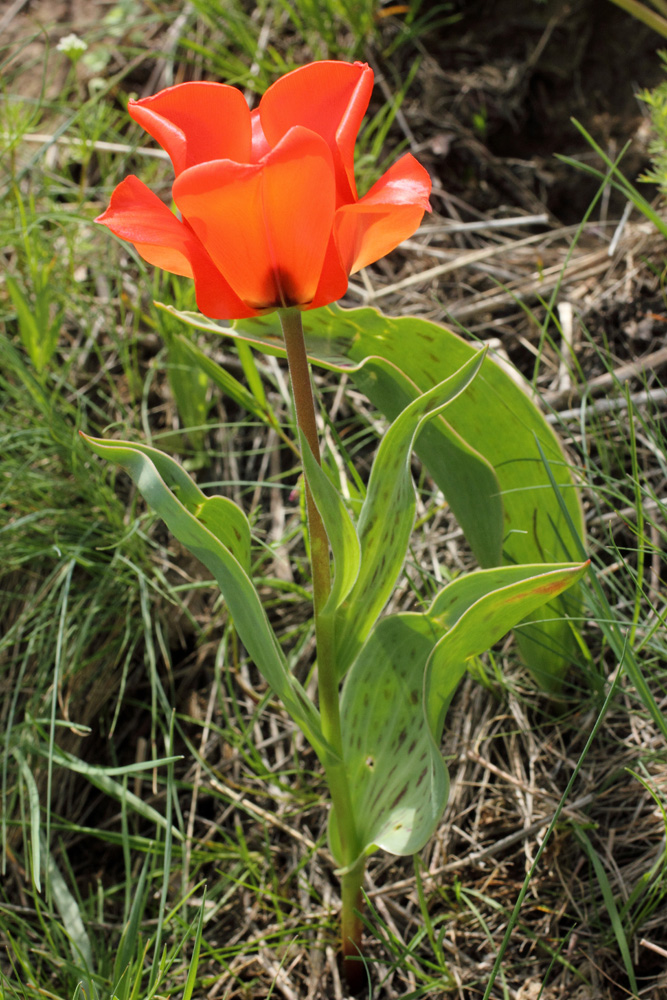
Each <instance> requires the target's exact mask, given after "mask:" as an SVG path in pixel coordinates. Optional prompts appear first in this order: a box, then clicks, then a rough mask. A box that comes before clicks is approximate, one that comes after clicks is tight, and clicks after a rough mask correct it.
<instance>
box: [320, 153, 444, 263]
mask: <svg viewBox="0 0 667 1000" xmlns="http://www.w3.org/2000/svg"><path fill="white" fill-rule="evenodd" d="M430 192H431V178H430V177H429V175H428V172H427V171H426V170H425V169H424V167H422V165H421V163H418V162H417V160H415V158H414V156H412V155H411V154H410V153H407V154H406V155H405V156H402V157H401V159H400V160H398V162H397V163H395V164H394V165H393V166H392V167H390V168H389V170H387V172H386V173H385V174H383V175H382V177H381V178H380V180H379V181H378V182H377V183H376V184H374V185H373V187H372V188H371V189H370V191H369V192H368V194H366V195H364V197H363V198H362V199H361V200H360V201H358V202H357V204H356V205H344V206H343V207H342V208H340V209H339V210H338V211H337V212H336V221H335V224H334V235H335V238H336V245H337V246H338V251H339V253H340V256H341V260H342V262H343V266H344V267H345V268H346V269H347V271H348V274H352V273H354V271H358V270H359V269H360V268H362V267H366V265H367V264H372V263H373V261H375V260H378V259H379V258H380V257H384V255H385V254H387V253H389V252H390V251H391V250H393V249H394V248H395V247H397V246H398V244H399V243H401V242H402V241H403V240H405V239H407V238H408V236H411V235H412V234H413V233H414V231H415V229H417V227H418V226H419V223H420V222H421V220H422V217H423V215H424V212H426V211H430V210H431V206H430V205H429V201H428V197H429V194H430Z"/></svg>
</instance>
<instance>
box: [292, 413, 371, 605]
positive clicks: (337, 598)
mask: <svg viewBox="0 0 667 1000" xmlns="http://www.w3.org/2000/svg"><path fill="white" fill-rule="evenodd" d="M301 456H302V461H303V466H304V469H305V471H306V478H307V479H308V483H309V485H310V490H311V493H312V495H313V500H314V501H315V506H316V507H317V509H318V511H319V512H320V517H321V518H322V521H323V523H324V527H325V530H326V533H327V537H328V538H329V543H330V545H331V551H332V553H333V558H334V578H333V582H332V584H331V592H330V594H329V598H328V600H327V603H326V604H325V606H324V608H323V609H322V612H321V614H323V615H328V614H333V613H334V612H335V611H336V610H337V609H338V608H339V607H340V605H341V603H342V602H343V601H344V600H345V598H346V597H347V595H348V594H349V593H350V590H351V589H352V587H353V586H354V582H355V580H356V579H357V577H358V575H359V566H360V563H361V548H360V546H359V538H358V537H357V531H356V528H355V527H354V524H353V523H352V518H351V517H350V515H349V514H348V512H347V510H346V509H345V504H344V503H343V498H342V497H341V495H340V493H339V492H338V490H337V489H336V487H335V486H334V485H333V483H332V482H331V481H330V479H329V478H328V476H327V474H326V472H324V470H323V469H322V468H321V466H319V465H318V464H317V462H316V461H315V458H314V457H313V453H312V451H311V450H310V447H309V445H308V442H307V441H306V438H305V435H304V434H303V432H302V433H301Z"/></svg>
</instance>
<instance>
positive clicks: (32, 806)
mask: <svg viewBox="0 0 667 1000" xmlns="http://www.w3.org/2000/svg"><path fill="white" fill-rule="evenodd" d="M12 754H13V756H14V757H15V758H16V760H17V761H18V765H19V769H20V771H21V775H22V776H23V780H24V781H25V786H26V789H27V791H28V811H29V813H30V856H31V861H32V881H33V884H34V886H35V889H37V892H41V891H42V882H41V868H42V865H41V856H40V844H41V836H42V834H41V823H40V813H39V791H38V789H37V782H36V781H35V778H34V775H33V773H32V771H31V770H30V767H29V766H28V762H27V761H26V759H25V757H24V756H23V754H22V753H21V751H20V750H19V748H18V747H13V748H12Z"/></svg>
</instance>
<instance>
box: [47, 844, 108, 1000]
mask: <svg viewBox="0 0 667 1000" xmlns="http://www.w3.org/2000/svg"><path fill="white" fill-rule="evenodd" d="M42 849H43V850H44V855H45V858H46V873H47V878H48V880H49V887H50V889H51V894H52V896H53V901H54V903H55V905H56V909H57V910H58V913H59V915H60V919H61V920H62V923H63V927H64V928H65V932H66V934H67V937H68V938H69V943H70V949H71V951H72V955H73V957H74V962H75V965H76V966H77V967H79V968H80V963H81V962H83V964H84V965H85V967H86V971H87V972H89V973H92V972H94V971H95V964H94V962H93V950H92V948H91V946H90V938H89V937H88V933H87V931H86V926H85V924H84V922H83V918H82V916H81V910H80V909H79V904H78V903H77V901H76V899H75V898H74V896H73V895H72V893H71V892H70V890H69V887H68V885H67V883H66V881H65V879H64V878H63V876H62V874H61V872H60V869H59V868H58V865H57V864H56V861H55V858H54V857H53V855H52V854H51V852H50V851H49V849H48V847H47V845H46V843H45V842H44V843H43V844H42ZM87 985H88V987H89V989H90V982H88V984H87ZM89 995H90V994H89Z"/></svg>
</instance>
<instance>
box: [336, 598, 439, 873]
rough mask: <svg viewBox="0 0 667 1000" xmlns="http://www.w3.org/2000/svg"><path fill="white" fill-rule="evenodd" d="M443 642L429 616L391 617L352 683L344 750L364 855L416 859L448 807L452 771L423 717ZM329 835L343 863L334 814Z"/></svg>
mask: <svg viewBox="0 0 667 1000" xmlns="http://www.w3.org/2000/svg"><path fill="white" fill-rule="evenodd" d="M436 639H437V633H436V631H435V629H434V627H433V625H432V623H431V622H430V621H429V620H428V619H427V618H426V616H425V615H415V614H404V615H393V616H391V617H389V618H384V619H382V621H380V622H378V624H377V625H376V627H375V628H374V629H373V632H372V633H371V635H370V636H369V637H368V639H367V641H366V643H365V644H364V646H363V648H362V650H361V652H360V653H359V656H358V657H357V659H356V660H355V662H354V664H353V666H352V668H351V670H350V672H349V674H348V676H347V679H346V681H345V687H344V690H343V695H342V699H341V723H342V730H343V747H344V752H345V765H346V771H347V774H348V780H349V784H350V794H351V798H352V813H353V815H354V817H355V820H356V823H357V836H358V838H359V853H360V854H366V853H369V852H370V851H371V850H373V848H374V847H382V848H384V849H385V850H387V851H390V852H391V853H392V854H414V853H415V851H418V850H420V849H421V848H422V847H423V846H424V844H425V843H426V841H427V840H428V839H429V837H430V836H431V834H432V833H433V830H434V829H435V827H436V825H437V823H438V821H439V819H440V816H441V815H442V811H443V809H444V807H445V803H446V801H447V794H448V787H449V780H448V776H447V769H446V768H445V765H444V762H443V759H442V756H441V754H440V751H439V750H438V748H437V747H436V745H435V743H434V742H433V738H432V736H431V733H430V730H429V728H428V726H427V725H426V724H425V721H424V711H423V679H424V671H425V668H426V663H427V661H428V658H429V656H430V654H431V650H432V649H433V646H434V643H435V641H436ZM329 836H330V841H331V847H332V851H333V852H334V856H335V857H340V850H339V848H338V829H337V819H336V817H335V814H334V812H333V811H332V813H331V818H330V829H329Z"/></svg>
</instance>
